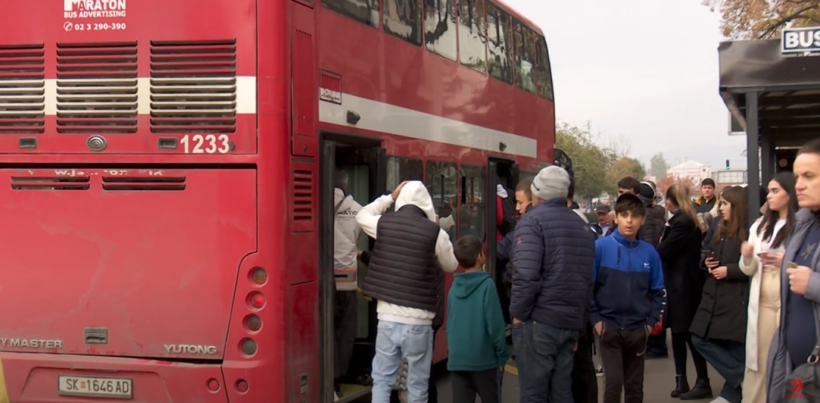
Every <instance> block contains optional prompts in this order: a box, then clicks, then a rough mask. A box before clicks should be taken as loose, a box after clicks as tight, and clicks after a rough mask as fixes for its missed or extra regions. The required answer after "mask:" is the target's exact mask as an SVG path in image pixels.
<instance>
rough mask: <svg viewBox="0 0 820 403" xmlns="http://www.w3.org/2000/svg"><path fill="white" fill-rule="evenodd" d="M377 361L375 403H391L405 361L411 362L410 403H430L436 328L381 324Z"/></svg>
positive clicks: (375, 362)
mask: <svg viewBox="0 0 820 403" xmlns="http://www.w3.org/2000/svg"><path fill="white" fill-rule="evenodd" d="M378 329H379V331H378V333H377V334H376V356H375V357H373V372H372V374H371V377H372V378H373V400H372V402H373V403H389V402H390V391H391V390H392V389H393V385H394V384H395V383H396V381H397V380H398V374H399V369H400V368H401V363H402V357H404V358H406V359H407V401H408V403H427V383H428V381H429V380H430V365H431V364H432V362H433V327H432V326H430V325H427V326H416V325H404V324H401V323H395V322H386V321H383V320H380V321H379V326H378Z"/></svg>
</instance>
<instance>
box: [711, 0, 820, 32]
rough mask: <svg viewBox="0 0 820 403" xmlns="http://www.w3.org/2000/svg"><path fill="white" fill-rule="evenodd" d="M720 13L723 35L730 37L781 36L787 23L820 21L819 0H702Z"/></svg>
mask: <svg viewBox="0 0 820 403" xmlns="http://www.w3.org/2000/svg"><path fill="white" fill-rule="evenodd" d="M702 3H703V4H704V5H706V6H708V7H709V8H710V9H711V10H712V11H718V12H720V14H721V17H722V22H721V25H720V28H721V31H723V35H724V36H726V37H728V38H731V39H771V38H779V37H780V30H781V29H782V28H785V27H795V28H796V27H810V26H817V25H820V0H702Z"/></svg>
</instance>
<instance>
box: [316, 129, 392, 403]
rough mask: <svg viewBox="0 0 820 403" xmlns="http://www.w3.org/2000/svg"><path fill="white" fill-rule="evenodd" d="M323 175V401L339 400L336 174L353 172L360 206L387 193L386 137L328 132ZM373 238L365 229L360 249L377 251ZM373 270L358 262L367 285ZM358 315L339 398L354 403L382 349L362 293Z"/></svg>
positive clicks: (366, 388)
mask: <svg viewBox="0 0 820 403" xmlns="http://www.w3.org/2000/svg"><path fill="white" fill-rule="evenodd" d="M321 142H322V143H321V144H322V146H321V150H322V156H321V161H320V165H321V169H320V172H321V179H320V181H319V184H320V185H319V186H320V191H319V204H320V208H321V212H320V217H321V221H320V228H321V232H320V234H321V238H320V243H321V248H320V250H321V256H320V268H321V273H320V295H321V299H322V300H321V301H320V323H321V338H320V340H321V348H322V352H321V354H320V357H321V362H320V365H321V372H320V373H321V374H322V382H321V385H322V393H321V394H320V396H321V400H320V401H321V402H324V403H329V402H332V401H334V400H335V399H334V389H335V388H334V386H335V385H334V381H335V373H334V366H335V355H336V340H335V335H336V332H335V330H336V327H335V318H334V316H335V315H334V313H335V310H336V301H335V296H336V291H335V286H334V282H335V276H334V260H333V255H334V245H335V239H334V220H335V217H336V214H335V208H334V207H335V205H336V203H335V200H334V192H335V189H334V177H335V175H336V173H337V171H344V172H346V173H347V179H348V181H347V189H346V191H347V194H348V195H351V196H353V199H354V200H356V202H358V203H359V204H360V205H362V206H364V205H367V204H369V203H370V201H372V200H374V199H376V198H377V197H379V196H381V195H383V194H385V193H386V188H385V187H386V180H387V176H386V168H387V156H386V153H385V150H384V149H383V148H382V146H381V139H378V138H373V137H366V136H355V135H345V134H337V133H322V140H321ZM372 246H373V240H372V239H370V238H368V237H367V236H366V235H364V233H362V234H361V236H360V237H359V240H358V245H357V247H358V249H361V250H372ZM366 275H367V268H366V267H365V266H364V265H363V264H361V262H359V263H358V281H359V286H361V284H362V281H363V280H364V276H366ZM352 309H353V310H355V314H354V315H352V318H351V319H350V320H355V341H354V344H353V354H352V356H351V359H350V365H349V366H348V368H347V369H346V370H347V371H346V372H345V374H344V376H343V377H342V383H343V385H342V387H341V393H342V396H341V398H340V399H338V400H336V402H348V401H353V400H356V399H359V398H361V397H363V396H366V395H367V394H369V393H370V385H368V384H364V383H363V382H359V381H358V380H360V379H366V378H367V376H369V374H370V370H371V368H370V366H371V364H372V360H373V356H374V355H375V352H376V347H375V345H376V331H377V329H376V327H377V321H376V305H375V302H373V301H369V300H366V299H365V298H364V297H363V296H362V295H361V294H359V293H357V294H356V299H355V302H354V303H353V305H352Z"/></svg>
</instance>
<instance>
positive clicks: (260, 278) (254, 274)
mask: <svg viewBox="0 0 820 403" xmlns="http://www.w3.org/2000/svg"><path fill="white" fill-rule="evenodd" d="M251 281H253V282H254V283H256V284H258V285H262V284H265V283H266V282H267V281H268V273H266V272H265V269H262V268H260V267H257V268H255V269H253V271H251Z"/></svg>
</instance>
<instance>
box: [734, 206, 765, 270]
mask: <svg viewBox="0 0 820 403" xmlns="http://www.w3.org/2000/svg"><path fill="white" fill-rule="evenodd" d="M759 225H760V220H759V219H758V220H757V221H755V223H754V224H752V227H751V228H749V240H748V241H747V242H748V243H750V244H752V246H754V247H755V256H752V257H750V258H748V257H745V256H743V255H741V256H740V261H739V262H738V266H739V267H740V271H742V272H743V273H744V274H746V275H747V276H753V275H754V274H755V273H757V270H758V269H759V268H760V263H759V260H760V258H758V257H757V253H759V252H760V251H759V250H758V247H757V228H758V226H759Z"/></svg>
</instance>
